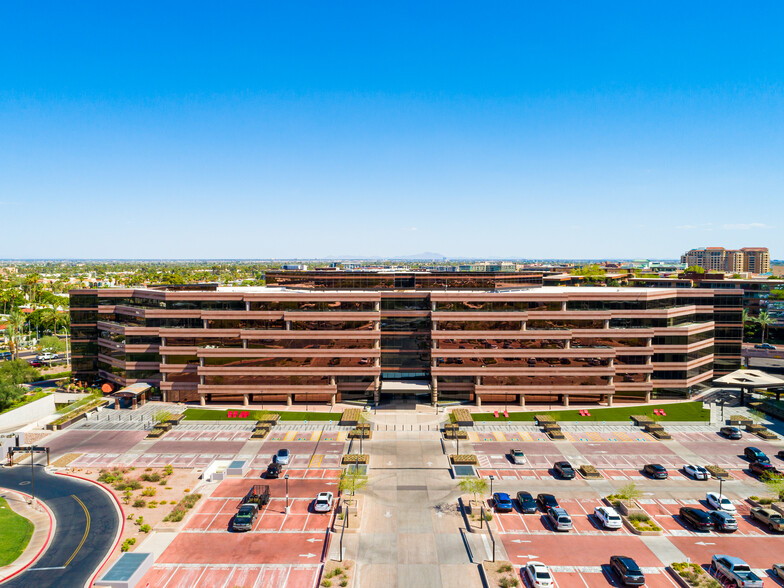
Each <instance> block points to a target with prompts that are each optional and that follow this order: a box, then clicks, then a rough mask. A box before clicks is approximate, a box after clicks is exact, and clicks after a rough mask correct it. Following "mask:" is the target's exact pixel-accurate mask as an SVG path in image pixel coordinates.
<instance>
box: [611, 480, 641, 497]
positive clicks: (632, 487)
mask: <svg viewBox="0 0 784 588" xmlns="http://www.w3.org/2000/svg"><path fill="white" fill-rule="evenodd" d="M615 494H616V496H618V498H620V499H621V500H637V499H638V498H641V497H642V490H640V487H639V486H637V484H635V483H634V482H631V483H629V484H626V485H625V486H621V487H620V488H619V489H618V492H616V493H615Z"/></svg>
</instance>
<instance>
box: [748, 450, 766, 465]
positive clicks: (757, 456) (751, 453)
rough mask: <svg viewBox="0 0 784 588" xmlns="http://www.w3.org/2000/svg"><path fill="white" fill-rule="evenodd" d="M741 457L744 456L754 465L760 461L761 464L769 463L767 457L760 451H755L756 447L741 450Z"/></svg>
mask: <svg viewBox="0 0 784 588" xmlns="http://www.w3.org/2000/svg"><path fill="white" fill-rule="evenodd" d="M743 455H745V456H746V459H748V460H749V461H750V462H752V463H754V462H755V461H761V462H763V463H770V460H769V459H768V456H767V455H765V454H764V453H763V452H762V450H761V449H757V448H756V447H747V448H746V449H744V450H743Z"/></svg>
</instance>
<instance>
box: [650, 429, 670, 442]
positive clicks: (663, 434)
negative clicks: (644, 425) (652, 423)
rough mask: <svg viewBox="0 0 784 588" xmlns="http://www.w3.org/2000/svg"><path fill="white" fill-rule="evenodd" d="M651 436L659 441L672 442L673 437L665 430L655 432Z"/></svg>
mask: <svg viewBox="0 0 784 588" xmlns="http://www.w3.org/2000/svg"><path fill="white" fill-rule="evenodd" d="M651 435H653V436H654V437H656V439H658V440H659V441H669V440H672V435H670V434H669V433H668V432H667V431H665V430H664V429H662V430H660V431H653V432H652V433H651Z"/></svg>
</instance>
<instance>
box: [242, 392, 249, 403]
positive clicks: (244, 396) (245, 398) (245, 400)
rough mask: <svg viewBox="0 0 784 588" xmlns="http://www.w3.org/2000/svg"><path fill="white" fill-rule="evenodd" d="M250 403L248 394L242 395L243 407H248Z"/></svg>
mask: <svg viewBox="0 0 784 588" xmlns="http://www.w3.org/2000/svg"><path fill="white" fill-rule="evenodd" d="M248 403H249V401H248V395H247V394H243V395H242V406H248Z"/></svg>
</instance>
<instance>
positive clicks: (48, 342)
mask: <svg viewBox="0 0 784 588" xmlns="http://www.w3.org/2000/svg"><path fill="white" fill-rule="evenodd" d="M38 344H39V345H40V346H41V351H54V352H55V353H62V352H63V351H65V341H63V340H62V339H60V338H59V337H55V336H54V335H46V336H44V337H41V338H40V339H39V340H38Z"/></svg>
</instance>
